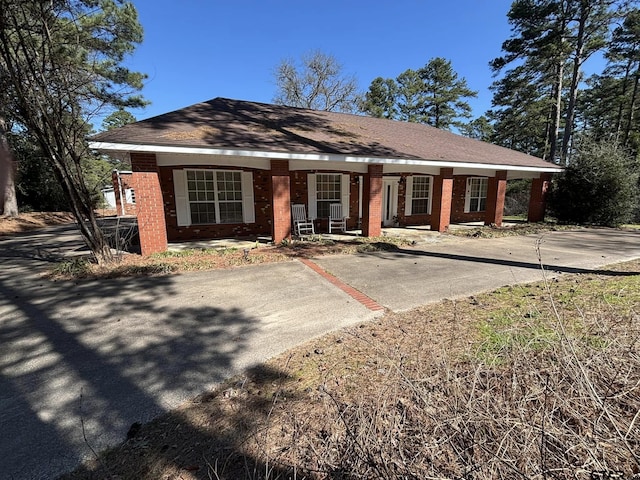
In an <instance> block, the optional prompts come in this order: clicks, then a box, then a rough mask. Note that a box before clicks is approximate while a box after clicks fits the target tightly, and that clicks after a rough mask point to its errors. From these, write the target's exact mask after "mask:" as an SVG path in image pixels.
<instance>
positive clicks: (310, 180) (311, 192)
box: [307, 173, 318, 220]
mask: <svg viewBox="0 0 640 480" xmlns="http://www.w3.org/2000/svg"><path fill="white" fill-rule="evenodd" d="M307 195H308V200H309V201H308V204H309V218H310V219H311V220H315V219H316V217H317V216H318V208H317V205H316V200H317V199H316V174H315V173H308V174H307Z"/></svg>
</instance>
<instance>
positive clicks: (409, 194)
mask: <svg viewBox="0 0 640 480" xmlns="http://www.w3.org/2000/svg"><path fill="white" fill-rule="evenodd" d="M406 179H407V181H406V182H405V184H404V185H405V188H406V189H407V191H406V192H405V197H404V214H405V215H411V211H412V209H413V176H409V177H406Z"/></svg>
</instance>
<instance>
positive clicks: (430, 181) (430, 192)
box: [427, 177, 433, 215]
mask: <svg viewBox="0 0 640 480" xmlns="http://www.w3.org/2000/svg"><path fill="white" fill-rule="evenodd" d="M432 201H433V177H429V202H428V205H427V213H428V214H429V215H431V203H432Z"/></svg>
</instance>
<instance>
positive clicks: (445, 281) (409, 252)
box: [315, 229, 640, 311]
mask: <svg viewBox="0 0 640 480" xmlns="http://www.w3.org/2000/svg"><path fill="white" fill-rule="evenodd" d="M445 238H446V239H447V240H446V241H444V242H438V243H421V244H418V245H417V246H415V247H411V248H401V249H400V250H399V251H397V252H379V253H370V254H366V255H354V256H352V257H350V258H347V259H345V258H344V257H338V256H333V257H322V258H318V259H316V260H315V261H316V263H318V264H319V265H320V266H321V267H322V268H324V269H325V270H327V271H329V272H331V273H332V274H333V275H336V276H337V277H339V278H340V279H341V280H342V281H344V282H346V283H348V284H349V285H351V286H352V287H354V288H356V289H357V290H359V291H361V292H363V293H365V294H366V295H368V296H369V297H371V298H373V299H374V300H375V301H377V302H378V303H380V304H381V305H383V306H384V307H386V308H388V309H390V310H393V311H402V310H407V309H410V308H413V307H417V306H419V305H424V304H425V303H429V302H434V301H438V300H440V299H443V298H452V297H457V296H463V295H470V294H472V293H477V292H482V291H486V290H492V289H495V288H497V287H500V286H503V285H507V284H510V283H522V282H529V281H534V280H540V279H542V269H541V267H540V261H541V262H542V265H543V266H544V269H545V271H546V272H547V274H548V275H550V276H553V275H556V274H558V273H582V272H584V273H588V272H592V271H593V269H597V268H598V267H600V266H603V265H607V264H611V263H617V262H622V261H624V260H630V259H633V258H638V257H640V232H623V231H620V230H614V229H582V230H576V231H564V232H549V233H546V234H542V235H530V236H516V237H506V238H490V239H468V238H461V237H453V238H452V237H445Z"/></svg>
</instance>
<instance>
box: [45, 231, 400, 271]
mask: <svg viewBox="0 0 640 480" xmlns="http://www.w3.org/2000/svg"><path fill="white" fill-rule="evenodd" d="M410 243H411V241H410V240H405V239H400V238H394V237H369V238H363V237H354V238H353V239H351V240H329V239H326V238H323V237H321V236H316V237H314V238H311V239H308V240H305V241H295V242H285V243H283V244H282V245H276V246H273V245H271V246H270V245H258V244H256V246H255V247H254V248H246V249H244V248H218V249H215V248H206V249H187V250H179V251H168V252H162V253H157V254H153V255H150V256H147V257H143V256H141V255H133V254H123V255H120V256H118V257H117V259H116V261H115V262H114V263H112V264H108V265H97V264H96V263H92V262H90V261H89V260H88V259H72V260H65V261H62V262H59V263H58V264H56V265H54V266H53V267H52V268H51V270H50V273H49V278H51V279H56V280H58V279H64V280H68V279H80V278H83V279H97V278H121V277H132V276H153V275H167V274H171V273H181V272H192V271H198V270H215V269H221V268H233V267H241V266H247V265H259V264H263V263H274V262H285V261H289V260H292V259H294V258H301V257H302V258H311V257H317V256H319V255H332V254H341V253H343V254H350V253H356V252H373V251H383V250H384V251H389V250H394V249H398V247H399V246H401V245H407V244H410Z"/></svg>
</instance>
